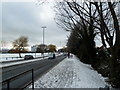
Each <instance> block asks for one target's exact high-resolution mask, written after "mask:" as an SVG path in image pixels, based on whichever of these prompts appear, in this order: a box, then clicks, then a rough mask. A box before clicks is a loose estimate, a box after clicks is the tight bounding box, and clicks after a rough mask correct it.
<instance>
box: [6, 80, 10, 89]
mask: <svg viewBox="0 0 120 90" xmlns="http://www.w3.org/2000/svg"><path fill="white" fill-rule="evenodd" d="M7 90H10V83H9V80H8V81H7Z"/></svg>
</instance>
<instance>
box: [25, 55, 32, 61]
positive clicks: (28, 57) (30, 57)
mask: <svg viewBox="0 0 120 90" xmlns="http://www.w3.org/2000/svg"><path fill="white" fill-rule="evenodd" d="M33 58H34V57H33V56H32V55H25V56H24V60H28V59H33Z"/></svg>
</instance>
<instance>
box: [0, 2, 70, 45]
mask: <svg viewBox="0 0 120 90" xmlns="http://www.w3.org/2000/svg"><path fill="white" fill-rule="evenodd" d="M53 4H54V3H53V2H49V3H45V4H41V5H39V4H37V3H35V2H3V3H2V40H3V41H6V46H7V47H9V46H10V45H11V42H13V41H14V40H15V39H17V38H19V37H20V36H27V37H28V39H29V42H28V43H29V45H30V46H32V45H35V44H40V43H42V40H43V39H42V38H43V35H42V28H41V27H42V26H46V27H47V28H46V29H45V43H46V44H55V45H57V46H58V47H60V46H65V45H66V41H67V36H68V32H66V31H64V30H62V29H61V28H58V26H57V24H56V23H55V20H54V17H55V13H54V10H53ZM0 38H1V37H0Z"/></svg>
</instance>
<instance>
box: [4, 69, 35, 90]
mask: <svg viewBox="0 0 120 90" xmlns="http://www.w3.org/2000/svg"><path fill="white" fill-rule="evenodd" d="M30 71H31V72H32V78H31V79H32V81H31V82H29V83H28V84H27V85H25V86H24V87H23V88H22V89H24V88H26V87H27V86H28V85H30V84H31V83H32V89H33V90H34V69H30V70H27V71H25V72H22V73H20V74H17V75H15V76H13V77H11V78H9V79H6V80H4V81H2V84H4V83H7V90H10V81H11V80H12V79H15V78H17V77H19V76H21V75H24V74H26V73H28V72H30Z"/></svg>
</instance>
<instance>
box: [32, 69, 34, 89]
mask: <svg viewBox="0 0 120 90" xmlns="http://www.w3.org/2000/svg"><path fill="white" fill-rule="evenodd" d="M32 89H33V90H34V70H33V69H32Z"/></svg>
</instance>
